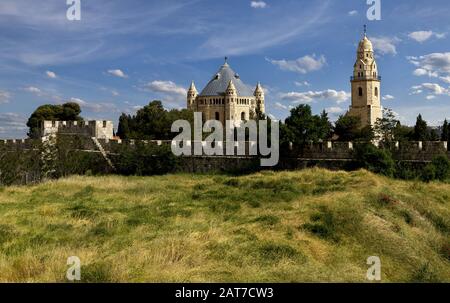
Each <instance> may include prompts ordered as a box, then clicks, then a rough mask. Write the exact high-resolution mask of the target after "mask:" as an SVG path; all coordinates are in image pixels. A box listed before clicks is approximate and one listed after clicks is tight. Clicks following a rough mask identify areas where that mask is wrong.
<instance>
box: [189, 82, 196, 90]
mask: <svg viewBox="0 0 450 303" xmlns="http://www.w3.org/2000/svg"><path fill="white" fill-rule="evenodd" d="M189 90H190V91H194V92H197V88H196V87H195V84H194V81H192V82H191V86H189Z"/></svg>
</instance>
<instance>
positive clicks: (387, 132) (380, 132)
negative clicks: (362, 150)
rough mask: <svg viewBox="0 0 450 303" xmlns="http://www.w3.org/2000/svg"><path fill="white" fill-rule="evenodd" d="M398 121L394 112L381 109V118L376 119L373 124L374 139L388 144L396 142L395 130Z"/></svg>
mask: <svg viewBox="0 0 450 303" xmlns="http://www.w3.org/2000/svg"><path fill="white" fill-rule="evenodd" d="M398 123H399V121H398V120H397V119H396V117H395V114H394V112H393V111H392V110H391V109H389V108H385V109H383V117H382V118H381V119H380V118H378V119H377V121H376V122H375V126H374V133H375V138H376V139H377V140H379V141H381V142H383V143H386V144H388V143H390V142H392V141H394V140H397V138H396V137H395V130H396V128H397V125H398Z"/></svg>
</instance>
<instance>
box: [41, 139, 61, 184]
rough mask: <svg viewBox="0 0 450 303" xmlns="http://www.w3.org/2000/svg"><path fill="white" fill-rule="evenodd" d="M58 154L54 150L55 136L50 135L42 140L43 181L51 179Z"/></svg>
mask: <svg viewBox="0 0 450 303" xmlns="http://www.w3.org/2000/svg"><path fill="white" fill-rule="evenodd" d="M57 158H58V153H57V150H56V135H54V134H51V135H48V136H45V137H43V138H42V152H41V159H40V160H41V162H42V174H43V177H44V179H47V178H51V176H52V175H53V174H54V173H55V172H56V163H57V160H58V159H57Z"/></svg>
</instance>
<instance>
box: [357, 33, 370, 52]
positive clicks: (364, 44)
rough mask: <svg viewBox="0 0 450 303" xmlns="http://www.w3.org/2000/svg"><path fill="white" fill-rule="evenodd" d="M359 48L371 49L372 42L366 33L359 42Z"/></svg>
mask: <svg viewBox="0 0 450 303" xmlns="http://www.w3.org/2000/svg"><path fill="white" fill-rule="evenodd" d="M359 49H363V50H370V51H372V50H373V46H372V42H370V40H369V38H367V36H366V35H364V38H363V39H362V40H361V41H360V42H359Z"/></svg>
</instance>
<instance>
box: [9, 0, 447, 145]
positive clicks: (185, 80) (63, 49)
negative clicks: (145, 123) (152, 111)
mask: <svg viewBox="0 0 450 303" xmlns="http://www.w3.org/2000/svg"><path fill="white" fill-rule="evenodd" d="M381 4H382V12H381V14H382V20H381V21H368V20H367V17H366V11H367V10H368V8H369V6H368V5H367V4H366V1H365V0H339V1H338V0H315V1H310V0H289V1H288V0H276V1H275V0H264V1H247V0H230V1H213V0H191V1H171V0H164V1H162V0H160V1H147V0H146V1H144V0H127V1H119V0H108V1H107V0H81V21H68V20H67V18H66V11H67V8H68V6H67V4H66V0H46V1H34V0H1V2H0V138H21V137H25V136H26V127H25V123H26V120H27V118H28V116H29V115H30V114H31V113H32V112H33V110H34V109H35V108H36V107H38V106H39V105H42V104H47V103H52V104H58V103H63V102H66V101H74V102H78V103H79V104H80V105H81V107H82V110H83V113H82V115H83V116H84V117H85V118H87V119H111V120H113V121H114V122H115V123H116V125H117V119H118V117H119V115H120V113H122V112H126V113H134V112H135V111H136V110H137V109H139V108H140V107H142V106H143V105H145V104H147V103H148V102H149V101H151V100H153V99H160V100H162V101H163V102H164V105H165V107H167V108H181V107H184V106H185V96H184V95H185V90H186V88H187V87H188V86H189V84H190V82H191V80H194V81H195V83H196V86H197V89H199V90H201V89H202V88H203V87H204V86H205V85H206V83H207V82H208V81H209V80H210V78H211V76H212V75H213V74H215V72H216V71H217V69H218V68H219V66H220V65H221V64H222V63H223V58H224V57H225V56H228V57H229V63H230V65H231V66H232V68H233V69H234V70H235V71H236V72H238V73H239V74H240V76H241V79H242V80H243V81H244V82H245V83H247V84H249V85H252V86H254V85H256V83H257V81H261V83H262V85H263V86H264V87H265V89H266V103H267V105H266V108H267V112H268V113H269V114H271V115H272V116H274V117H276V118H278V119H283V118H285V117H286V116H287V115H288V113H289V108H290V107H291V106H295V105H297V104H299V103H308V104H310V105H311V106H312V108H313V110H314V112H317V113H318V112H320V111H321V110H322V109H327V110H328V111H329V112H330V116H331V118H332V119H335V118H336V117H337V116H338V115H340V114H343V113H345V111H346V110H347V109H348V106H349V105H350V99H349V92H350V82H349V77H350V76H351V74H352V69H353V64H354V62H355V58H356V45H357V43H358V41H359V39H361V35H362V28H363V24H367V25H368V36H369V38H370V39H371V40H372V41H373V43H374V46H375V52H376V55H377V61H378V67H379V72H380V75H381V76H382V79H383V81H382V89H381V90H382V95H383V96H384V100H383V105H384V106H385V107H389V108H392V109H393V110H394V111H395V112H396V113H397V114H398V116H399V118H400V119H401V121H402V122H403V123H405V124H413V123H414V121H415V118H416V116H417V115H418V114H419V113H422V114H423V116H424V118H425V119H426V120H428V121H429V123H430V124H431V125H438V124H440V123H442V121H443V120H444V118H450V88H449V86H450V40H449V39H450V23H449V22H448V16H449V15H450V5H449V3H448V1H446V0H427V1H424V0H417V1H411V0H395V1H394V0H381Z"/></svg>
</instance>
